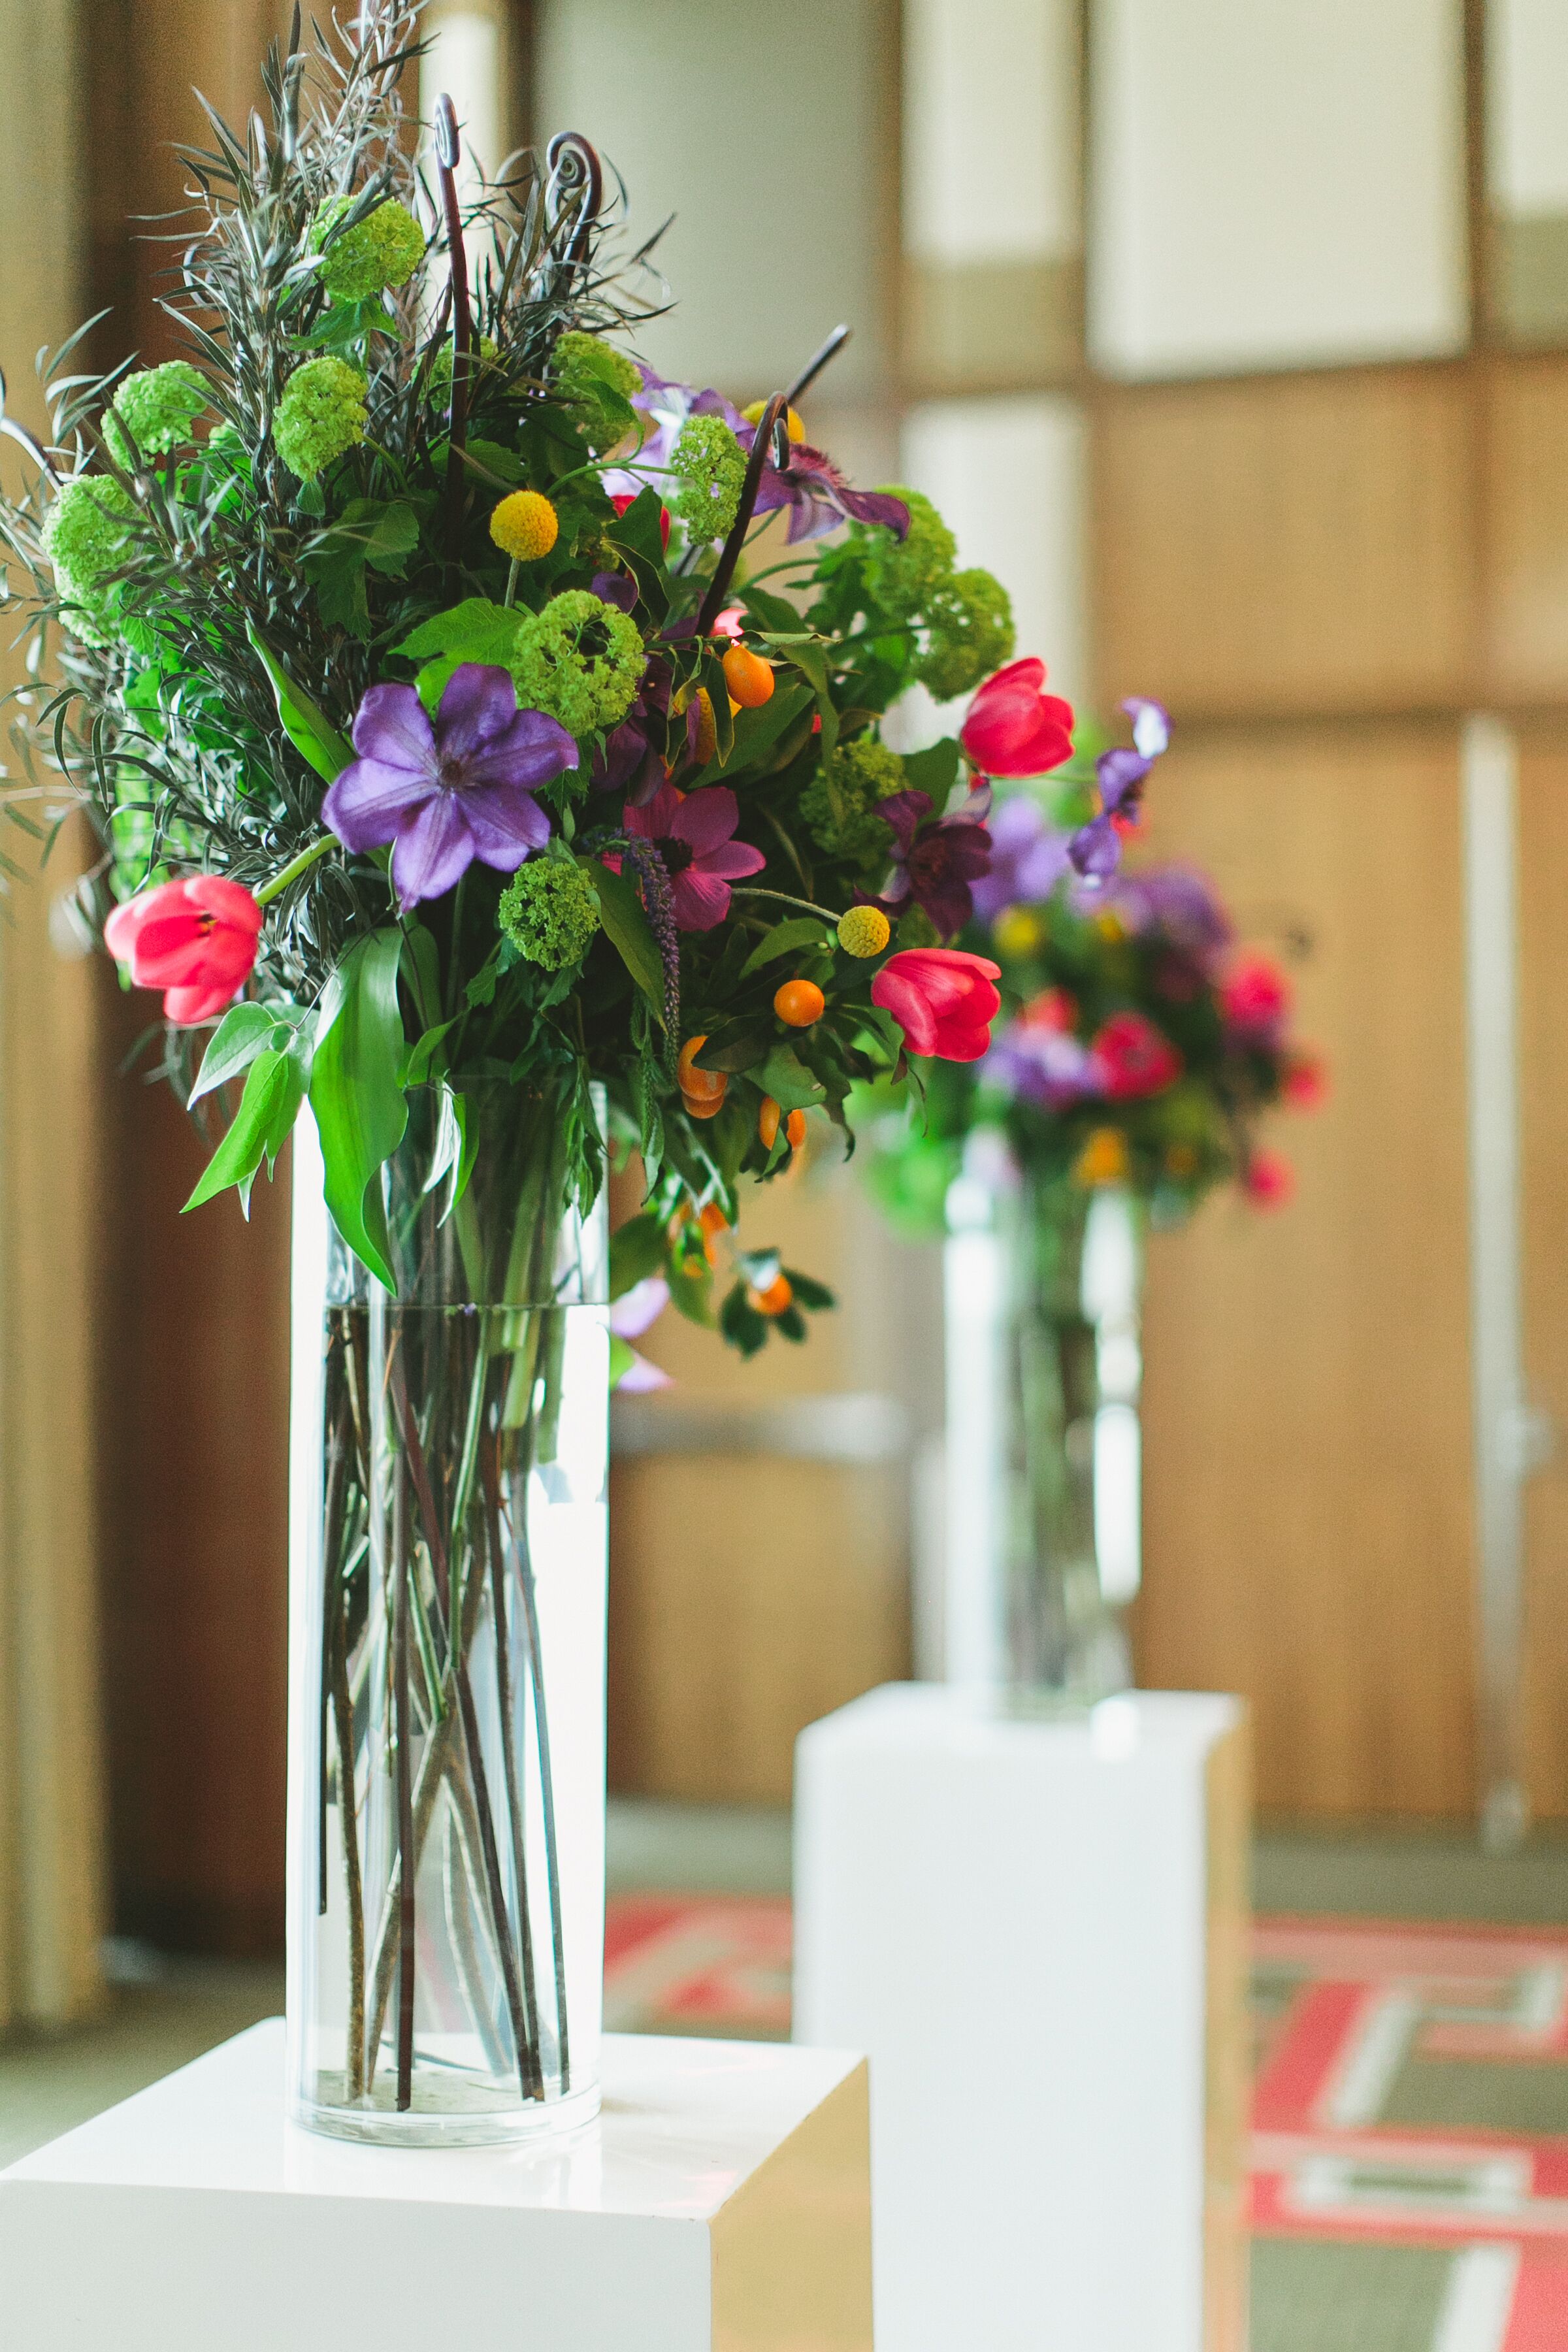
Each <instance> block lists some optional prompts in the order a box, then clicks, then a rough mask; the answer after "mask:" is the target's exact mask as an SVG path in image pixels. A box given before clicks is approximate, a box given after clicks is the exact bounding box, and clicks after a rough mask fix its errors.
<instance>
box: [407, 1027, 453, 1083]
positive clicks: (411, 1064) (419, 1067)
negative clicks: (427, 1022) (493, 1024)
mask: <svg viewBox="0 0 1568 2352" xmlns="http://www.w3.org/2000/svg"><path fill="white" fill-rule="evenodd" d="M456 1026H457V1024H456V1022H455V1021H443V1022H441V1023H440V1024H438V1025H437V1027H436V1028H434V1029H426V1031H425V1033H424V1034H423V1036H420V1037H416V1039H415V1041H414V1043H413V1045H410V1047H409V1048H408V1059H407V1061H406V1062H405V1064H404V1067H403V1083H404V1085H405V1087H423V1086H428V1084H429V1082H430V1064H431V1061H432V1059H433V1058H434V1055H435V1052H436V1048H437V1045H439V1044H440V1043H441V1040H442V1038H443V1037H444V1036H445V1035H446V1034H447V1030H448V1029H454V1028H456Z"/></svg>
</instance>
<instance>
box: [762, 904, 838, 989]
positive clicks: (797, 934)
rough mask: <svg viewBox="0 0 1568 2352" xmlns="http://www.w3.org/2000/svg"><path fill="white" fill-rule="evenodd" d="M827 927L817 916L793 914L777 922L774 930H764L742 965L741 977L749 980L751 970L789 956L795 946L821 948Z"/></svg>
mask: <svg viewBox="0 0 1568 2352" xmlns="http://www.w3.org/2000/svg"><path fill="white" fill-rule="evenodd" d="M826 929H827V926H826V923H823V922H820V921H819V920H818V919H817V918H816V916H815V915H792V916H791V917H790V919H789V920H788V921H787V922H784V923H775V924H774V925H773V929H772V930H771V931H764V932H763V936H762V938H761V939H760V940H758V941H757V944H756V946H755V947H754V948H753V949H752V952H751V954H750V955H749V956H748V957H747V958H746V961H745V962H744V963H743V964H742V966H741V978H742V980H749V979H750V977H751V975H752V972H754V971H761V970H762V968H763V964H765V963H772V962H773V961H775V959H776V958H777V957H779V956H783V955H790V954H792V953H793V952H794V950H795V949H796V948H805V947H813V948H819V947H820V946H821V945H822V942H823V939H824V936H825V934H826Z"/></svg>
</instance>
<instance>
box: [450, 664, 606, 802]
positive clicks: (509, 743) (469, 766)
mask: <svg viewBox="0 0 1568 2352" xmlns="http://www.w3.org/2000/svg"><path fill="white" fill-rule="evenodd" d="M507 683H508V685H509V686H510V683H511V681H510V678H509V679H508V680H507ZM576 765H577V746H576V744H575V743H574V741H573V740H572V738H571V736H570V735H568V733H567V732H566V730H565V728H564V727H563V726H562V724H561V721H560V720H559V719H552V718H550V717H549V716H548V715H547V714H546V713H545V712H544V711H542V710H517V711H514V713H513V716H512V719H511V720H510V724H509V725H508V726H507V727H506V728H504V729H503V730H502V731H501V732H500V734H499V735H494V736H492V737H491V738H490V740H489V742H487V743H485V744H483V745H481V747H480V748H479V751H476V752H474V753H473V754H472V755H471V756H470V757H469V758H468V759H466V760H465V761H463V763H462V772H461V776H460V778H459V779H458V782H460V783H461V785H462V786H463V787H464V788H465V789H472V788H474V787H477V786H483V785H486V784H523V785H526V786H527V788H528V789H529V791H531V792H534V791H537V790H538V788H539V786H540V785H541V784H547V783H549V782H551V780H552V777H555V776H559V775H562V774H563V773H564V772H565V770H566V769H568V768H574V767H575V766H576Z"/></svg>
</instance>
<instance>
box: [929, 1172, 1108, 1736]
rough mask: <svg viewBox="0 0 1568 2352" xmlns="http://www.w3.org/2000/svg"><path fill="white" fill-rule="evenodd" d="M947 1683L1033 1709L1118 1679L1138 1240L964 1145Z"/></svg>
mask: <svg viewBox="0 0 1568 2352" xmlns="http://www.w3.org/2000/svg"><path fill="white" fill-rule="evenodd" d="M948 1226H949V1239H948V1243H947V1250H946V1295H947V1492H948V1512H947V1544H946V1558H947V1570H946V1573H947V1591H946V1596H945V1599H946V1607H945V1619H946V1626H945V1633H946V1654H947V1673H948V1675H949V1678H950V1679H951V1680H954V1681H960V1682H967V1683H972V1684H973V1683H979V1684H984V1685H990V1686H992V1687H993V1688H999V1689H1004V1690H1006V1691H1008V1692H1011V1693H1013V1694H1015V1695H1016V1696H1019V1697H1021V1698H1025V1699H1032V1700H1036V1701H1042V1700H1043V1701H1046V1702H1050V1701H1053V1700H1054V1701H1060V1702H1062V1703H1064V1704H1068V1705H1071V1704H1078V1703H1085V1702H1092V1701H1094V1700H1096V1699H1099V1698H1102V1697H1104V1696H1107V1695H1108V1694H1109V1693H1110V1692H1112V1691H1116V1690H1121V1689H1124V1688H1125V1687H1126V1686H1127V1685H1128V1684H1129V1682H1130V1681H1131V1663H1130V1656H1129V1651H1128V1645H1127V1640H1126V1635H1125V1633H1124V1630H1123V1627H1122V1623H1121V1606H1122V1604H1123V1603H1125V1602H1126V1601H1130V1600H1131V1598H1132V1596H1133V1594H1134V1593H1135V1591H1137V1588H1138V1582H1139V1575H1140V1517H1141V1492H1140V1462H1141V1438H1140V1428H1139V1420H1138V1395H1139V1385H1140V1379H1141V1372H1142V1356H1141V1350H1140V1342H1139V1298H1140V1289H1141V1279H1142V1230H1141V1224H1140V1220H1139V1214H1138V1211H1137V1208H1136V1205H1135V1204H1134V1202H1132V1201H1131V1199H1130V1197H1129V1196H1128V1195H1127V1194H1126V1193H1125V1192H1121V1191H1120V1190H1116V1189H1104V1190H1100V1191H1096V1192H1086V1191H1085V1190H1084V1189H1083V1188H1082V1187H1080V1186H1078V1185H1076V1184H1073V1183H1072V1182H1070V1181H1060V1180H1058V1181H1053V1182H1048V1183H1047V1182H1042V1181H1038V1180H1037V1179H1036V1178H1034V1177H1033V1176H1031V1175H1030V1173H1029V1172H1028V1171H1026V1170H1020V1169H1018V1168H1017V1167H1016V1165H1014V1163H1013V1162H1012V1161H1011V1160H1009V1159H1008V1158H1007V1156H1006V1154H1005V1150H1004V1149H1003V1147H1002V1145H1001V1142H1000V1139H996V1138H992V1137H990V1136H983V1137H976V1138H975V1139H973V1146H972V1149H971V1150H970V1152H969V1154H968V1156H967V1159H966V1162H965V1168H964V1172H963V1176H962V1177H961V1178H960V1179H959V1180H958V1181H957V1182H956V1183H954V1185H953V1186H952V1191H951V1192H950V1195H949V1202H948Z"/></svg>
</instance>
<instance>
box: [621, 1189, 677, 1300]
mask: <svg viewBox="0 0 1568 2352" xmlns="http://www.w3.org/2000/svg"><path fill="white" fill-rule="evenodd" d="M664 1267H665V1241H664V1227H663V1225H662V1224H661V1223H659V1221H658V1217H656V1216H655V1214H654V1213H653V1211H652V1210H651V1209H644V1210H643V1211H642V1212H641V1213H639V1214H638V1215H637V1216H635V1217H628V1219H627V1220H626V1223H625V1224H624V1225H617V1226H616V1230H615V1232H614V1233H613V1234H611V1235H610V1297H612V1298H619V1297H621V1296H622V1294H623V1292H625V1291H627V1290H630V1289H632V1288H633V1287H634V1286H636V1285H637V1283H639V1282H644V1281H646V1280H647V1276H649V1275H650V1274H662V1273H663V1272H664Z"/></svg>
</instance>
